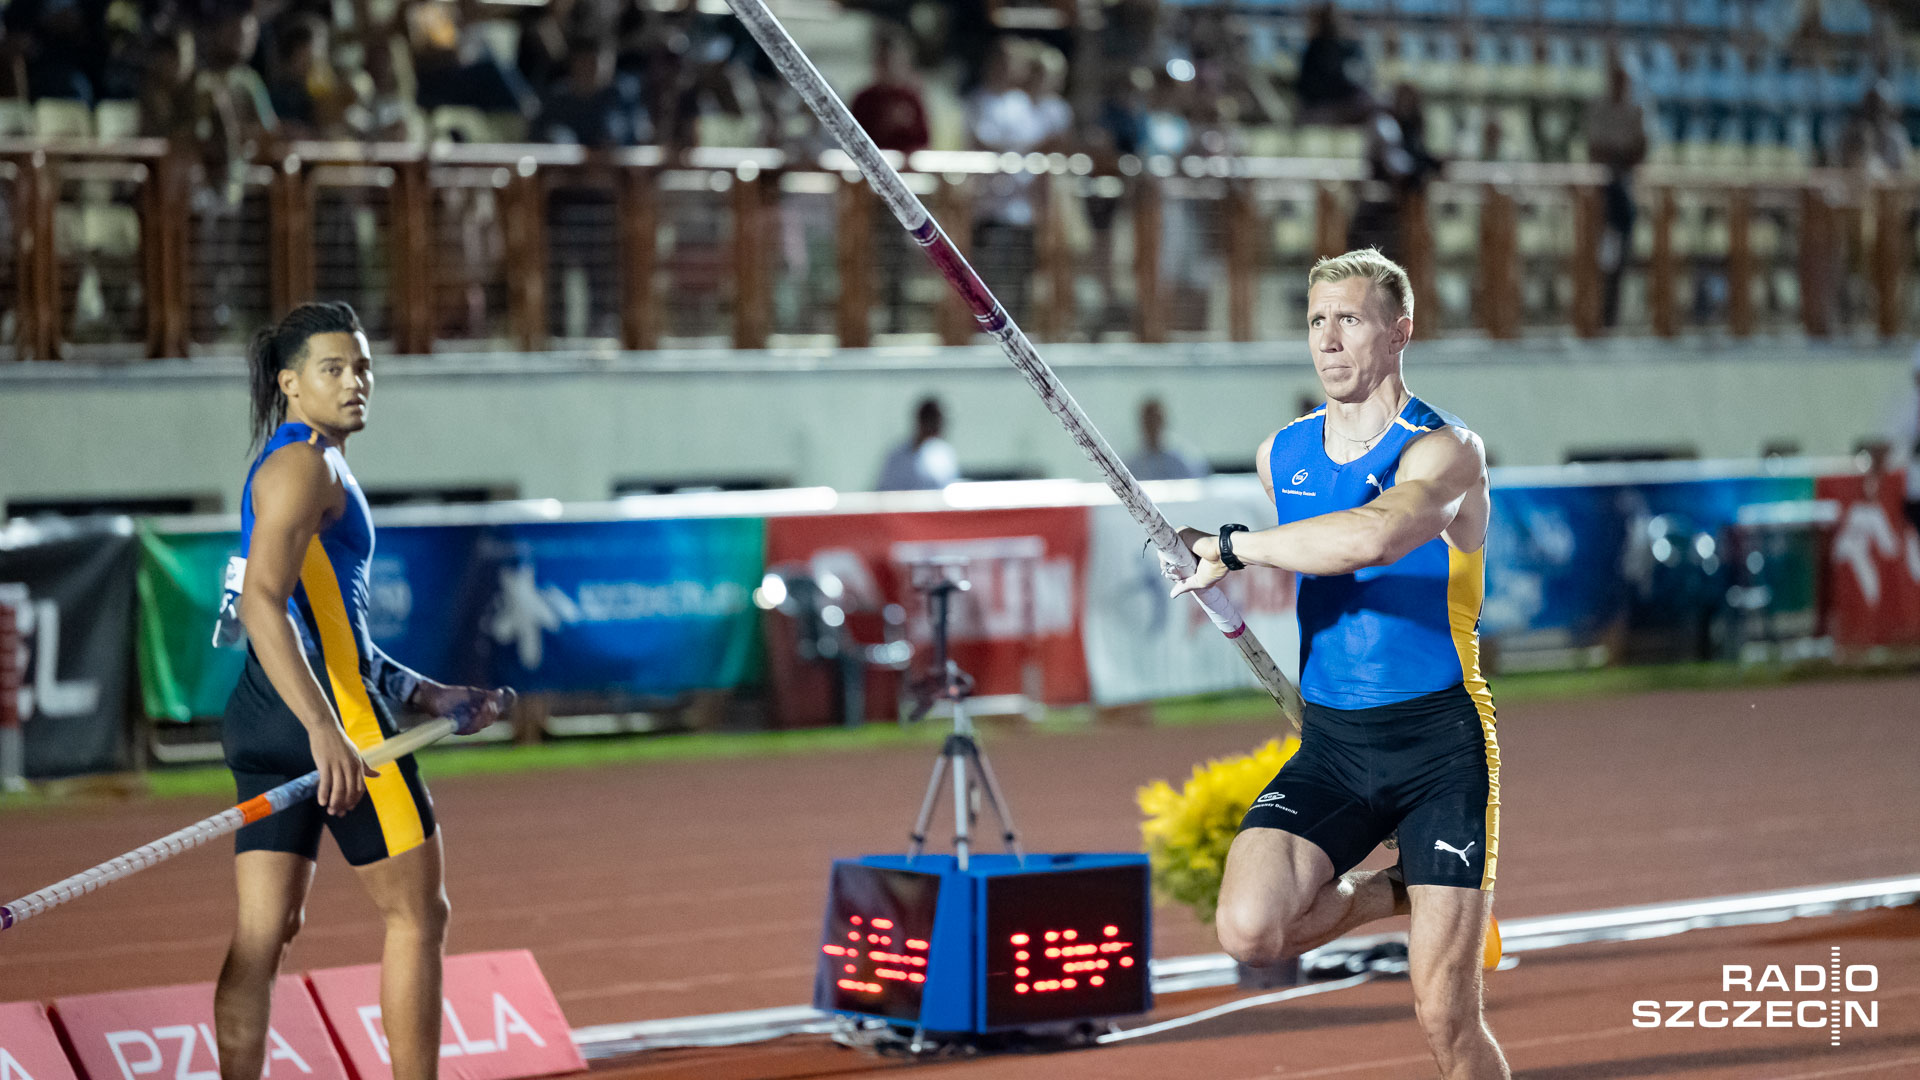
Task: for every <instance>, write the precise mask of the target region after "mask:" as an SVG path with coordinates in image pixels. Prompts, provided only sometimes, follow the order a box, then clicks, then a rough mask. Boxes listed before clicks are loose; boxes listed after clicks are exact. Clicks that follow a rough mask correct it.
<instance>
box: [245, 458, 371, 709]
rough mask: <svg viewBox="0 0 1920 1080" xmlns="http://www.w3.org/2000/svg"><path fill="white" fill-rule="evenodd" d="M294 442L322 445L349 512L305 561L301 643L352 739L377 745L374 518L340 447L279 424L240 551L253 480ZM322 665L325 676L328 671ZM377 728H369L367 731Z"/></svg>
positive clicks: (297, 610)
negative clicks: (370, 619)
mask: <svg viewBox="0 0 1920 1080" xmlns="http://www.w3.org/2000/svg"><path fill="white" fill-rule="evenodd" d="M295 443H309V444H312V445H315V446H318V447H321V453H322V454H324V455H325V456H326V460H327V463H328V464H329V465H331V466H332V467H333V470H334V473H335V474H336V475H337V476H339V477H340V480H341V482H342V484H343V485H345V487H346V495H347V498H346V508H345V510H344V511H343V512H342V513H341V515H340V516H339V517H338V518H337V519H335V520H334V521H332V522H330V523H328V524H326V525H325V526H323V527H322V528H321V530H320V532H319V533H318V534H316V535H315V536H314V537H313V539H312V540H310V541H308V542H307V550H306V552H305V553H304V555H303V556H302V558H301V563H300V582H299V584H298V585H296V586H295V587H294V590H293V595H292V596H290V597H288V599H287V610H288V612H289V613H290V614H291V615H292V616H293V620H294V624H295V625H296V626H297V627H299V630H300V639H301V640H300V643H301V645H302V647H303V648H305V650H306V652H307V655H308V656H309V657H311V658H313V659H315V660H317V661H319V663H318V664H316V665H315V670H314V674H315V675H319V676H321V682H322V684H323V685H326V687H327V688H328V689H329V690H330V691H331V692H332V695H333V699H334V707H335V708H336V709H338V710H339V712H340V718H341V721H342V723H343V724H344V726H345V727H346V730H347V734H348V736H350V737H351V738H352V739H353V740H354V742H355V743H358V744H360V745H362V746H365V745H369V743H366V742H363V741H362V739H363V737H365V738H371V739H372V740H373V741H376V742H377V741H378V740H379V723H378V718H377V715H376V714H375V713H374V711H373V706H372V704H371V702H370V701H369V698H368V693H367V678H368V676H369V674H370V673H371V671H372V657H373V655H374V653H373V638H372V636H371V635H370V634H369V633H368V632H367V597H368V585H367V567H368V565H369V564H370V563H371V562H372V561H373V515H372V512H371V511H370V510H369V509H368V507H367V497H366V495H364V494H362V493H361V491H360V485H359V483H358V482H356V481H355V480H354V478H353V473H352V471H350V470H349V469H348V468H347V460H346V457H345V456H344V455H342V454H341V453H340V448H339V447H336V446H332V445H330V444H328V443H326V442H325V441H324V440H322V439H321V437H320V434H319V432H316V431H314V430H313V429H312V428H310V427H308V426H307V425H305V424H301V423H285V424H282V425H280V427H279V428H278V429H276V430H275V431H274V433H273V436H272V437H271V438H269V439H268V440H267V444H266V446H265V447H263V448H262V449H261V451H260V456H259V457H257V458H255V459H254V462H253V467H252V468H250V469H248V470H247V481H246V484H245V485H244V486H243V487H242V488H241V491H240V550H241V551H242V552H249V551H251V550H252V547H253V478H254V476H255V474H257V473H258V472H259V471H260V466H261V465H263V464H265V463H266V460H267V458H269V457H271V456H273V454H274V453H275V452H276V451H278V450H280V449H282V448H283V447H287V446H291V445H293V444H295ZM322 668H324V674H322V670H321V669H322ZM369 725H371V727H369Z"/></svg>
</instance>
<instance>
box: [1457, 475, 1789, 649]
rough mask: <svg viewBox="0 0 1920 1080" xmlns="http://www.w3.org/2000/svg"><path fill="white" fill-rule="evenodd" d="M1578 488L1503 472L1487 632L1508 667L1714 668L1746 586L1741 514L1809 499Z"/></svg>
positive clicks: (1669, 488)
mask: <svg viewBox="0 0 1920 1080" xmlns="http://www.w3.org/2000/svg"><path fill="white" fill-rule="evenodd" d="M1688 464H1691V463H1688ZM1595 471H1596V472H1600V470H1595ZM1622 471H1623V472H1625V470H1622ZM1502 473H1505V474H1506V475H1505V476H1503V475H1502ZM1546 475H1551V476H1553V477H1554V479H1553V480H1551V481H1549V482H1532V483H1529V482H1525V481H1526V480H1530V479H1533V478H1534V477H1536V476H1539V477H1541V478H1542V479H1544V478H1545V477H1546ZM1579 479H1583V477H1582V476H1581V474H1580V473H1578V472H1569V471H1567V470H1537V469H1515V470H1495V476H1494V484H1495V486H1494V488H1493V524H1492V529H1491V531H1490V533H1489V536H1488V541H1487V559H1486V566H1487V597H1486V602H1485V605H1484V606H1483V608H1482V610H1481V631H1482V633H1483V634H1484V635H1485V636H1486V637H1487V638H1488V639H1489V640H1490V641H1491V642H1492V643H1493V644H1494V646H1495V648H1496V656H1497V658H1498V662H1499V663H1500V664H1501V665H1502V666H1504V667H1507V668H1508V669H1510V670H1511V669H1512V668H1514V667H1519V666H1530V667H1553V666H1590V665H1597V664H1600V663H1605V662H1609V661H1622V660H1634V659H1645V660H1655V659H1658V660H1689V659H1703V658H1705V657H1706V656H1707V655H1709V653H1710V652H1711V651H1712V649H1713V645H1714V642H1715V640H1716V633H1717V631H1716V629H1715V620H1717V619H1720V618H1721V617H1722V616H1723V615H1724V613H1725V610H1726V603H1727V591H1728V589H1729V588H1730V587H1731V586H1732V585H1733V584H1735V582H1736V580H1737V578H1738V571H1739V569H1740V568H1739V567H1736V566H1734V565H1732V563H1731V561H1730V558H1729V556H1730V554H1731V550H1732V549H1731V546H1730V545H1731V543H1732V540H1733V530H1734V526H1735V523H1736V522H1737V521H1738V519H1739V517H1740V512H1741V508H1742V507H1746V506H1753V505H1758V504H1763V503H1779V502H1793V501H1804V500H1806V499H1809V498H1811V497H1812V495H1813V481H1812V480H1811V479H1810V478H1808V477H1801V476H1718V477H1705V478H1699V479H1674V480H1670V481H1663V480H1649V479H1638V478H1635V477H1633V476H1632V474H1630V473H1629V474H1627V475H1626V476H1624V477H1623V478H1622V479H1620V480H1618V481H1611V482H1610V478H1608V477H1606V476H1605V475H1604V474H1602V475H1597V476H1593V477H1591V478H1588V479H1590V480H1591V482H1589V483H1575V482H1569V481H1575V480H1579ZM1514 480H1521V481H1522V482H1519V483H1515V482H1513V481H1514ZM1790 591H1791V592H1793V593H1794V594H1795V595H1796V596H1797V598H1798V602H1801V603H1808V602H1809V601H1810V596H1811V594H1810V591H1809V590H1805V589H1798V590H1790Z"/></svg>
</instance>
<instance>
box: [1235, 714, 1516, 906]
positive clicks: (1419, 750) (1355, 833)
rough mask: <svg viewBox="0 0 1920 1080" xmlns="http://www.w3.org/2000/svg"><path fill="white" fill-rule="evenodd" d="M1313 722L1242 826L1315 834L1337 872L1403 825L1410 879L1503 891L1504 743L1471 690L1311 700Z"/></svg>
mask: <svg viewBox="0 0 1920 1080" xmlns="http://www.w3.org/2000/svg"><path fill="white" fill-rule="evenodd" d="M1301 728H1302V732H1303V733H1302V736H1301V743H1300V749H1299V750H1298V751H1297V752H1296V753H1295V754H1294V755H1293V757H1291V758H1289V759H1288V760H1287V763H1286V764H1285V765H1282V766H1281V767H1280V772H1279V773H1278V774H1277V775H1275V776H1274V778H1273V782H1272V783H1270V784H1268V785H1267V788H1266V790H1265V791H1263V792H1261V794H1260V797H1259V798H1258V799H1256V800H1255V801H1254V804H1253V807H1252V808H1251V809H1249V810H1248V811H1247V814H1246V817H1245V818H1244V819H1243V820H1242V821H1241V823H1240V827H1241V828H1242V829H1280V830H1282V831H1284V832H1289V833H1292V834H1293V835H1295V836H1298V837H1301V838H1302V839H1305V840H1308V841H1311V842H1312V843H1313V844H1315V845H1316V846H1318V847H1319V848H1320V849H1321V850H1322V851H1324V852H1326V853H1327V858H1328V859H1330V860H1332V862H1333V872H1334V874H1335V875H1336V876H1338V875H1340V874H1344V873H1346V872H1347V871H1348V870H1351V869H1353V868H1354V867H1355V866H1358V865H1359V864H1360V861H1361V860H1362V859H1365V858H1366V857H1367V856H1368V854H1370V853H1371V852H1372V851H1373V849H1374V848H1375V847H1376V846H1378V845H1379V844H1380V843H1381V842H1382V841H1384V840H1386V839H1387V837H1389V836H1391V835H1393V833H1394V832H1395V830H1396V829H1397V830H1398V831H1399V836H1400V841H1399V843H1400V863H1401V868H1402V871H1403V872H1404V873H1405V875H1406V882H1407V884H1409V885H1453V886H1458V887H1460V888H1466V889H1485V890H1491V889H1492V888H1493V879H1494V867H1495V864H1496V862H1497V861H1498V855H1499V850H1500V748H1499V745H1498V743H1497V742H1496V741H1495V738H1494V730H1493V724H1492V720H1491V717H1489V718H1488V720H1487V721H1486V722H1485V723H1484V724H1483V723H1482V720H1481V716H1480V712H1479V710H1478V709H1477V708H1476V707H1475V706H1474V702H1473V699H1472V698H1471V697H1469V696H1468V695H1467V691H1466V689H1465V688H1464V687H1462V686H1455V687H1452V688H1451V689H1447V690H1440V691H1436V692H1434V693H1431V694H1426V695H1423V696H1421V697H1417V698H1413V699H1412V700H1409V701H1403V702H1397V703H1395V704H1392V705H1382V706H1377V707H1374V708H1370V709H1330V708H1326V707H1325V706H1321V705H1315V704H1313V703H1312V702H1308V703H1307V707H1306V715H1305V717H1304V718H1303V720H1302V724H1301Z"/></svg>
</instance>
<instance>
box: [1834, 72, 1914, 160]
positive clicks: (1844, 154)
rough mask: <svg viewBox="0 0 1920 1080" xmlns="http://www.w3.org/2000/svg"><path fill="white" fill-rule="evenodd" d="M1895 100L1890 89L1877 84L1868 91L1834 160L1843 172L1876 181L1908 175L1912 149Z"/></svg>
mask: <svg viewBox="0 0 1920 1080" xmlns="http://www.w3.org/2000/svg"><path fill="white" fill-rule="evenodd" d="M1894 100H1895V95H1894V92H1893V90H1892V88H1891V87H1888V86H1885V85H1883V84H1880V83H1875V84H1874V85H1873V86H1870V87H1868V88H1867V95H1866V97H1865V98H1864V99H1862V101H1861V102H1860V107H1859V109H1857V110H1855V112H1854V114H1853V116H1852V117H1851V118H1850V119H1849V120H1848V121H1847V126H1846V127H1845V129H1843V130H1842V131H1841V133H1840V146H1839V149H1838V151H1837V153H1836V154H1835V155H1834V158H1835V160H1836V161H1837V162H1838V163H1839V165H1840V167H1841V168H1843V169H1854V170H1857V171H1859V172H1862V173H1865V174H1867V175H1869V176H1875V177H1880V176H1899V175H1900V174H1902V173H1904V172H1905V171H1906V169H1907V159H1908V157H1909V156H1911V150H1912V147H1911V146H1910V145H1909V144H1908V142H1907V129H1906V127H1905V126H1904V125H1903V124H1901V122H1900V110H1899V109H1897V108H1895V107H1894V104H1893V103H1894Z"/></svg>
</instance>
